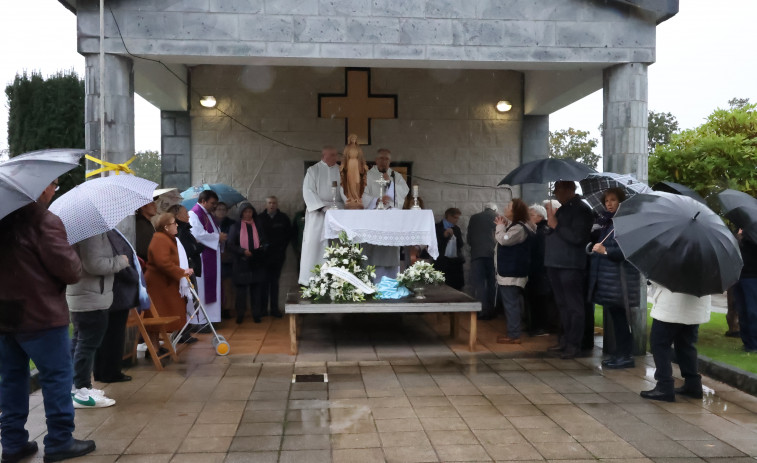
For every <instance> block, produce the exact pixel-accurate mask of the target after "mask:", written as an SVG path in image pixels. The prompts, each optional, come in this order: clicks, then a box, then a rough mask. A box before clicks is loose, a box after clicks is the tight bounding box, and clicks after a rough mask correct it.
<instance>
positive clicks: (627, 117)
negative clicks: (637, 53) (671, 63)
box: [602, 63, 648, 182]
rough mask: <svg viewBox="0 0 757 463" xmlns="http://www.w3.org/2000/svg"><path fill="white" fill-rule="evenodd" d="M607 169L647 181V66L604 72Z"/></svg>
mask: <svg viewBox="0 0 757 463" xmlns="http://www.w3.org/2000/svg"><path fill="white" fill-rule="evenodd" d="M603 122H604V134H603V139H602V146H603V154H604V157H603V159H604V170H605V171H607V172H615V173H618V174H628V173H630V174H634V175H636V177H637V178H638V179H639V180H641V181H643V182H646V180H647V156H648V153H647V136H648V134H647V65H646V64H641V63H631V64H619V65H616V66H613V67H611V68H607V69H605V71H604V118H603Z"/></svg>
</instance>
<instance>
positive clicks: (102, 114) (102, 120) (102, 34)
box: [99, 0, 108, 161]
mask: <svg viewBox="0 0 757 463" xmlns="http://www.w3.org/2000/svg"><path fill="white" fill-rule="evenodd" d="M99 84H100V96H99V100H100V159H102V160H103V161H107V160H108V159H107V155H106V150H105V0H100V82H99Z"/></svg>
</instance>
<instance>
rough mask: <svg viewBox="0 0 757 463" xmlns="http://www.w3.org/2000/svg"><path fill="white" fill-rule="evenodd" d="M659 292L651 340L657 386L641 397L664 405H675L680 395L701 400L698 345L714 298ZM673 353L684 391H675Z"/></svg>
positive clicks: (665, 289) (666, 291)
mask: <svg viewBox="0 0 757 463" xmlns="http://www.w3.org/2000/svg"><path fill="white" fill-rule="evenodd" d="M659 288H660V289H659V290H658V292H657V294H656V295H655V297H654V298H653V300H652V304H653V306H652V313H651V314H650V315H651V316H652V332H651V333H650V336H649V345H650V347H651V349H652V357H654V364H655V367H656V370H655V373H654V379H656V380H657V385H656V386H655V388H654V389H651V390H649V391H641V396H642V397H644V398H645V399H651V400H661V401H664V402H675V400H676V399H675V395H676V394H681V395H685V396H688V397H692V398H695V399H701V398H702V376H701V375H700V374H699V372H698V371H697V348H696V342H697V337H698V336H699V325H700V324H702V323H707V322H708V321H710V303H711V297H710V296H703V297H696V296H691V295H689V294H682V293H674V292H672V291H670V290H669V289H667V288H664V287H662V286H660V287H659ZM671 345H672V346H673V349H671ZM673 350H675V353H676V358H677V360H678V366H679V367H680V368H681V376H683V381H684V382H683V386H681V387H675V383H674V380H673V366H672V353H673Z"/></svg>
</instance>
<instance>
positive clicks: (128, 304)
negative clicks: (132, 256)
mask: <svg viewBox="0 0 757 463" xmlns="http://www.w3.org/2000/svg"><path fill="white" fill-rule="evenodd" d="M138 304H139V274H138V273H137V270H136V269H135V268H134V267H132V266H131V265H129V266H128V267H126V268H124V269H122V270H121V271H119V272H118V273H116V274H115V275H113V303H112V304H111V305H110V307H109V308H108V310H111V311H116V310H129V309H132V308H134V307H136V306H137V305H138Z"/></svg>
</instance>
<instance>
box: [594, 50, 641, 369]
mask: <svg viewBox="0 0 757 463" xmlns="http://www.w3.org/2000/svg"><path fill="white" fill-rule="evenodd" d="M647 137H648V128H647V65H646V64H642V63H630V64H619V65H616V66H613V67H611V68H607V69H605V71H604V134H603V139H602V142H603V143H602V144H603V159H604V160H603V164H604V170H605V171H607V172H615V173H619V174H626V173H630V174H633V175H635V176H636V178H638V179H639V180H641V181H642V182H646V181H647V157H648V154H649V153H648V152H647ZM642 280H643V281H642V284H641V288H639V291H640V293H641V298H640V301H641V303H640V307H633V308H631V320H629V323H630V325H631V328H632V330H633V333H634V355H643V354H644V353H646V351H647V291H646V290H647V285H646V281H644V279H642ZM605 320H608V317H605ZM609 328H610V326H609V325H605V336H607V335H608V333H610V334H611V333H612V330H610V329H609ZM613 341H614V340H613Z"/></svg>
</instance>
